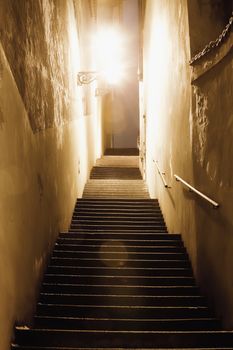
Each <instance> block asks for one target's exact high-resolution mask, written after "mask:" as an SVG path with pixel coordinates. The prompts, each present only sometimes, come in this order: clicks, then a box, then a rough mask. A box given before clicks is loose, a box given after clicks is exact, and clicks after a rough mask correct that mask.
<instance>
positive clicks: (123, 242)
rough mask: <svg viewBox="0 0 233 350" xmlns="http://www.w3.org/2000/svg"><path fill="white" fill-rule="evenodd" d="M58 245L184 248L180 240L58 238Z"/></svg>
mask: <svg viewBox="0 0 233 350" xmlns="http://www.w3.org/2000/svg"><path fill="white" fill-rule="evenodd" d="M57 244H58V245H62V244H66V245H82V246H83V247H85V246H89V245H95V246H96V247H98V246H99V247H100V246H102V245H105V244H109V245H111V244H112V245H114V246H115V247H117V246H119V247H122V245H124V246H125V247H127V248H129V249H131V246H132V247H134V246H137V247H138V249H139V247H144V246H150V247H151V248H153V247H155V248H157V247H161V246H166V247H168V246H169V247H174V248H179V247H181V248H183V243H182V242H181V241H178V240H164V241H163V240H160V241H159V240H157V241H156V240H153V239H152V240H150V241H149V240H148V241H142V240H141V241H137V240H117V239H113V240H111V239H108V240H107V239H106V240H105V239H85V238H84V239H82V238H68V235H67V238H58V240H57Z"/></svg>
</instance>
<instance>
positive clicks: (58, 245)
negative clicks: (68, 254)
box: [54, 243, 186, 254]
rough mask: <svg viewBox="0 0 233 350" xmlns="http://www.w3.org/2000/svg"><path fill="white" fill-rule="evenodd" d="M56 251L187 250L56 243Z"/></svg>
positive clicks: (140, 251)
mask: <svg viewBox="0 0 233 350" xmlns="http://www.w3.org/2000/svg"><path fill="white" fill-rule="evenodd" d="M54 248H55V250H63V251H65V250H69V251H71V250H72V251H75V252H96V253H101V252H106V253H117V252H119V253H122V252H129V253H133V252H134V253H135V254H137V253H139V254H141V253H160V252H165V253H168V252H171V253H186V250H185V248H184V247H180V246H178V247H177V246H167V245H165V244H164V245H163V246H162V245H159V246H152V245H148V246H146V245H144V246H135V245H131V246H127V245H125V244H123V243H121V245H113V244H110V243H103V244H101V245H96V244H89V245H88V244H64V243H56V244H55V246H54Z"/></svg>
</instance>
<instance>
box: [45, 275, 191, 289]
mask: <svg viewBox="0 0 233 350" xmlns="http://www.w3.org/2000/svg"><path fill="white" fill-rule="evenodd" d="M44 282H45V283H56V282H57V283H64V284H66V283H67V284H76V283H81V284H85V283H86V284H91V283H93V284H101V285H112V284H117V285H125V284H126V285H127V286H132V285H137V284H142V285H144V286H194V285H195V280H194V278H193V277H187V276H169V277H166V276H123V277H121V276H114V275H93V274H92V275H64V274H49V273H46V274H45V276H44Z"/></svg>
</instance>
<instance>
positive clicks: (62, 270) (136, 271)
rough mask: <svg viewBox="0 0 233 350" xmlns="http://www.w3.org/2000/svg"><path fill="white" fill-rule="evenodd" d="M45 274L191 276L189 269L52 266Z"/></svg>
mask: <svg viewBox="0 0 233 350" xmlns="http://www.w3.org/2000/svg"><path fill="white" fill-rule="evenodd" d="M46 272H47V273H52V274H56V273H57V274H67V275H69V274H71V275H86V274H94V275H96V274H100V275H109V274H110V275H114V276H122V277H123V276H164V277H165V276H168V277H170V276H187V277H191V276H192V275H193V273H192V269H191V268H187V267H186V268H175V267H170V268H153V267H147V268H146V267H131V268H130V267H110V266H104V267H97V266H93V267H87V266H83V267H81V266H77V267H75V266H53V265H49V266H48V267H47V271H46Z"/></svg>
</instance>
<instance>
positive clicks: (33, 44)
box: [0, 0, 100, 350]
mask: <svg viewBox="0 0 233 350" xmlns="http://www.w3.org/2000/svg"><path fill="white" fill-rule="evenodd" d="M83 4H84V6H87V5H88V4H87V3H86V4H85V2H84V3H83ZM20 6H21V7H22V8H21V7H20ZM44 7H45V8H44ZM0 10H1V11H0V14H1V15H0V17H1V20H0V23H1V24H0V26H1V28H0V29H1V30H0V34H1V42H0V198H1V199H0V309H1V312H0V348H1V350H7V349H9V348H10V341H11V339H12V335H13V327H14V324H15V323H17V324H20V325H23V324H26V323H27V322H30V319H31V315H32V312H33V311H34V307H35V302H36V298H37V293H38V289H39V285H40V282H41V278H42V274H43V271H44V267H45V265H46V263H47V259H48V256H49V254H50V252H51V249H52V248H53V245H54V241H55V239H56V236H57V234H58V233H59V231H62V230H67V229H68V227H69V224H70V220H71V215H72V211H73V207H74V205H75V201H76V198H77V197H79V196H81V195H82V191H83V187H84V184H85V182H86V179H87V177H88V175H89V171H90V168H91V167H92V165H93V163H94V161H95V159H96V157H97V156H99V155H98V150H99V149H100V148H99V143H98V142H97V138H98V137H99V134H98V127H99V119H98V114H97V113H96V108H97V105H96V100H95V98H94V97H93V98H92V99H91V100H90V104H91V108H90V109H89V113H87V114H86V115H85V116H84V110H83V103H82V97H83V89H82V88H81V87H77V84H76V75H77V71H78V70H79V69H80V51H79V50H80V48H79V40H78V33H77V22H76V21H75V11H74V7H73V2H72V1H70V0H67V1H65V2H64V1H58V2H57V1H55V2H53V1H49V2H47V1H37V0H33V1H21V0H19V1H14V0H12V1H9V0H6V1H1V5H0ZM2 13H4V17H2ZM45 58H46V59H45ZM92 96H93V93H92Z"/></svg>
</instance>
